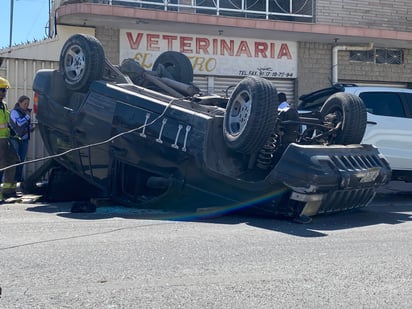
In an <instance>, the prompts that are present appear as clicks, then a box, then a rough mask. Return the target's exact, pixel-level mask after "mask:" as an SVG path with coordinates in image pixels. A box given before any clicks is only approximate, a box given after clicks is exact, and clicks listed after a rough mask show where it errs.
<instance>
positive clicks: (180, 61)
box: [152, 51, 193, 84]
mask: <svg viewBox="0 0 412 309" xmlns="http://www.w3.org/2000/svg"><path fill="white" fill-rule="evenodd" d="M152 70H153V71H156V72H158V73H159V75H160V76H162V77H169V78H171V79H174V80H177V81H179V82H182V83H185V84H190V83H191V82H193V68H192V63H191V62H190V60H189V58H188V57H187V56H186V55H184V54H182V53H179V52H176V51H167V52H164V53H162V54H160V56H159V57H157V59H156V60H155V62H154V64H153V69H152Z"/></svg>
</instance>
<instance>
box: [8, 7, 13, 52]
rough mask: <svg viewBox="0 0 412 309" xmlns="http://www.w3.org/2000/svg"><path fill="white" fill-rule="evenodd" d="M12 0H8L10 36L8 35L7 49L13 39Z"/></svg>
mask: <svg viewBox="0 0 412 309" xmlns="http://www.w3.org/2000/svg"><path fill="white" fill-rule="evenodd" d="M13 6H14V0H10V35H9V39H10V40H9V47H11V42H12V39H13V11H14V8H13Z"/></svg>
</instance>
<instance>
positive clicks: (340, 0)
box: [316, 0, 412, 31]
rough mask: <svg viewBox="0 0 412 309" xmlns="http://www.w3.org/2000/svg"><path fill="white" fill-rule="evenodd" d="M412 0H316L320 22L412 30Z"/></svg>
mask: <svg viewBox="0 0 412 309" xmlns="http://www.w3.org/2000/svg"><path fill="white" fill-rule="evenodd" d="M411 13H412V1H411V0H316V23H320V24H333V25H342V26H353V27H366V28H375V29H386V30H395V31H412V14H411Z"/></svg>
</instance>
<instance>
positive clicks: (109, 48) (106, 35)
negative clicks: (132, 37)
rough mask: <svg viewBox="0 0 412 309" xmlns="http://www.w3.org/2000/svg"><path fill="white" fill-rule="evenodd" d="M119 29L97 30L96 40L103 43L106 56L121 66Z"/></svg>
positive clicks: (100, 28) (103, 28) (102, 28)
mask: <svg viewBox="0 0 412 309" xmlns="http://www.w3.org/2000/svg"><path fill="white" fill-rule="evenodd" d="M119 33H120V30H119V29H112V28H107V27H97V28H96V38H97V39H98V40H99V41H100V42H101V43H102V45H103V49H104V54H105V56H106V58H107V59H109V60H110V62H111V63H113V64H119V58H120V56H119V54H120V53H119V46H120V43H119V37H120V34H119Z"/></svg>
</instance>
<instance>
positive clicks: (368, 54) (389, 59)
mask: <svg viewBox="0 0 412 309" xmlns="http://www.w3.org/2000/svg"><path fill="white" fill-rule="evenodd" d="M349 60H350V61H359V62H371V63H377V64H383V63H384V64H403V62H404V61H403V50H401V49H388V48H376V49H373V50H365V51H364V50H362V51H361V50H356V51H350V52H349Z"/></svg>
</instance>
